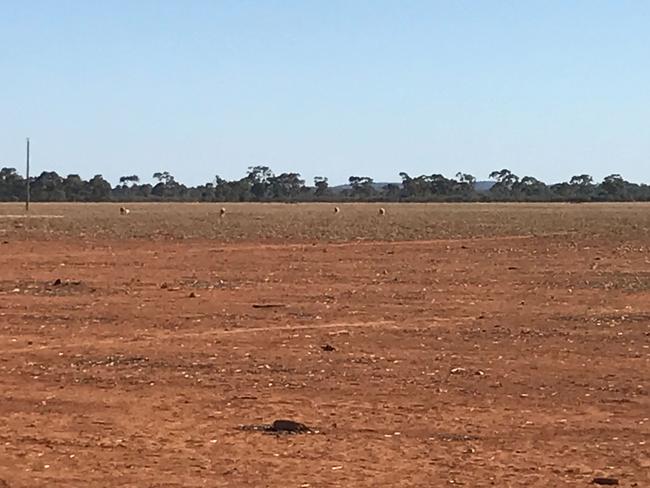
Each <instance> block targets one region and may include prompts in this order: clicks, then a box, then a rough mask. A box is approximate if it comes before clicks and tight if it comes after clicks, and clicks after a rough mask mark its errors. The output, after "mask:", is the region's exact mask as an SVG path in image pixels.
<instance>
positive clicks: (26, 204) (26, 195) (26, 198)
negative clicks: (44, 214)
mask: <svg viewBox="0 0 650 488" xmlns="http://www.w3.org/2000/svg"><path fill="white" fill-rule="evenodd" d="M26 173H27V178H26V181H27V188H26V190H27V193H26V194H25V211H26V212H29V199H30V194H29V190H30V188H29V137H28V138H27V171H26Z"/></svg>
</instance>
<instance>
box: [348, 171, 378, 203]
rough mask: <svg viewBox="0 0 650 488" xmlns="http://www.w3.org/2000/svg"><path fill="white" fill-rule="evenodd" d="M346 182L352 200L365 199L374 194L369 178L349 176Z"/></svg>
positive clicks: (371, 180) (371, 181) (372, 184)
mask: <svg viewBox="0 0 650 488" xmlns="http://www.w3.org/2000/svg"><path fill="white" fill-rule="evenodd" d="M348 182H349V183H350V187H351V196H352V198H355V199H367V198H370V197H371V196H372V195H373V194H374V193H375V187H374V181H373V179H372V178H370V177H369V176H350V177H349V178H348Z"/></svg>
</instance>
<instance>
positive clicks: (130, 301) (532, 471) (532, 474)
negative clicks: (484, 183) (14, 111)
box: [0, 233, 650, 488]
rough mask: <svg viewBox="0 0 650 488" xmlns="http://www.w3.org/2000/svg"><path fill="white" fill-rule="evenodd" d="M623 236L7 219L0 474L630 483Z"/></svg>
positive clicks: (638, 349)
mask: <svg viewBox="0 0 650 488" xmlns="http://www.w3.org/2000/svg"><path fill="white" fill-rule="evenodd" d="M645 237H646V234H639V235H638V236H637V237H635V236H634V235H631V236H630V235H628V236H626V238H625V239H623V238H622V237H620V236H618V235H615V234H612V235H611V238H610V239H602V237H598V238H596V237H595V236H589V235H588V234H586V233H583V234H582V235H566V234H557V235H542V236H537V237H533V236H526V235H524V236H521V235H520V236H513V237H508V236H498V237H487V238H486V237H482V236H475V237H474V238H468V239H447V240H445V239H439V240H431V241H412V242H406V241H395V242H381V241H371V242H357V243H353V242H340V243H324V242H318V241H314V242H309V243H306V244H300V243H291V242H289V243H281V242H275V243H274V244H272V245H268V244H264V243H256V242H251V241H249V242H245V243H243V242H242V243H238V242H234V243H228V244H226V243H223V242H221V243H220V242H215V241H214V240H210V239H201V238H196V239H186V240H182V241H178V240H166V239H160V240H157V241H153V240H146V239H124V240H119V239H101V240H95V239H88V238H86V239H76V238H72V237H58V238H57V239H56V240H55V241H52V240H47V241H46V240H42V239H41V240H39V239H36V238H34V237H33V236H32V237H31V238H30V240H29V241H24V240H23V241H21V240H11V239H10V240H8V241H7V242H6V243H5V244H2V246H1V248H0V251H1V252H0V267H1V270H2V273H1V276H0V347H1V351H2V354H1V355H0V395H1V402H0V480H3V481H4V483H5V485H1V484H0V486H8V487H11V488H20V487H42V486H48V487H89V486H92V487H115V486H130V487H170V488H171V487H203V486H208V487H218V486H234V487H238V486H251V487H292V486H293V487H330V486H345V487H348V486H349V487H376V486H414V487H415V486H417V487H428V486H457V485H460V486H468V487H482V486H500V487H524V486H535V487H549V486H553V487H557V486H591V485H590V483H591V480H593V479H594V478H595V477H599V476H601V477H614V478H616V479H618V480H619V486H628V487H631V486H637V487H647V486H650V419H649V417H650V399H649V397H648V388H649V385H648V379H649V378H650V349H649V345H650V261H649V258H650V254H649V252H648V250H649V249H648V242H647V241H646V240H645ZM57 279H59V280H61V281H60V282H57V283H56V285H55V284H54V283H55V282H56V280H57ZM325 344H328V345H331V346H332V349H333V350H331V349H330V350H327V349H328V348H325V349H324V348H323V347H322V346H323V345H325ZM285 418H287V419H294V420H297V421H299V422H304V423H305V424H307V425H309V426H310V427H312V428H315V429H317V430H316V431H315V432H314V433H308V434H304V435H290V436H274V435H264V434H263V433H260V432H255V431H247V430H245V429H241V428H238V426H241V425H243V424H251V425H254V424H268V423H271V422H272V421H273V420H275V419H285Z"/></svg>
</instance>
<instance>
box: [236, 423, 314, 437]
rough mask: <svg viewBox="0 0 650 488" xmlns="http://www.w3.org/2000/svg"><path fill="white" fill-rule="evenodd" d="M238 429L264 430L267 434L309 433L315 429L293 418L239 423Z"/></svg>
mask: <svg viewBox="0 0 650 488" xmlns="http://www.w3.org/2000/svg"><path fill="white" fill-rule="evenodd" d="M239 429H240V430H246V431H250V430H252V431H257V432H264V433H267V434H278V435H279V434H289V435H294V434H311V433H316V432H317V431H315V430H313V429H312V428H310V427H308V426H306V425H305V424H301V423H300V422H296V421H294V420H284V419H280V420H275V421H274V422H273V423H272V424H251V425H240V426H239Z"/></svg>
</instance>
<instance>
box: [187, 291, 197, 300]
mask: <svg viewBox="0 0 650 488" xmlns="http://www.w3.org/2000/svg"><path fill="white" fill-rule="evenodd" d="M188 296H189V297H190V298H196V297H198V295H197V294H196V293H194V292H193V291H192V292H190V294H189V295H188Z"/></svg>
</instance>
